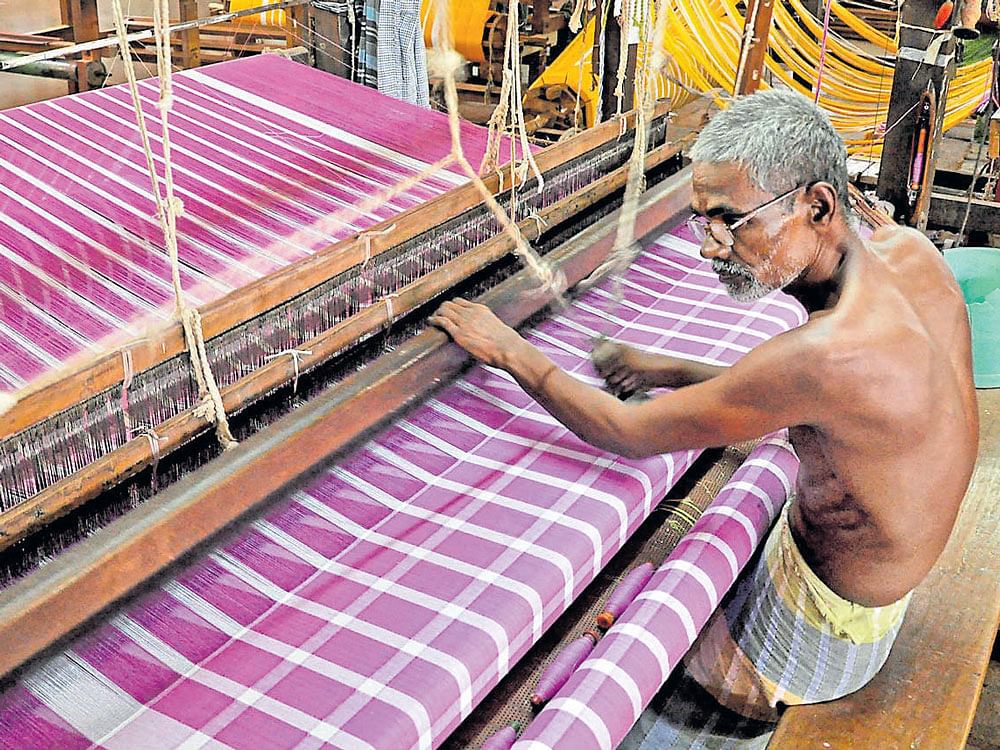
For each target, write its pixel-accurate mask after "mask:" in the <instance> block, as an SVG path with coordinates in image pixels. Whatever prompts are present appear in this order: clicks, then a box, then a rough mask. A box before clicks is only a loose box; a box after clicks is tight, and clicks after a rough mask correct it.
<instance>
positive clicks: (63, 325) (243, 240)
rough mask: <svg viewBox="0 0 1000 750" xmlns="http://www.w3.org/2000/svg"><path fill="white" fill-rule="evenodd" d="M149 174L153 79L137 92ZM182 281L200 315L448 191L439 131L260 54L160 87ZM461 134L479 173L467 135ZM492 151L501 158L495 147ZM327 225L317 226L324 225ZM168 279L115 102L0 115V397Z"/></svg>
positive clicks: (426, 116) (141, 318) (137, 323)
mask: <svg viewBox="0 0 1000 750" xmlns="http://www.w3.org/2000/svg"><path fill="white" fill-rule="evenodd" d="M139 88H140V91H141V94H142V97H143V106H144V109H145V115H146V121H147V124H148V127H149V130H150V134H151V137H152V146H153V151H154V154H155V155H156V162H157V169H158V171H159V173H160V174H161V175H162V173H163V163H162V160H161V158H160V154H161V145H160V138H159V135H158V133H159V115H158V111H157V109H156V105H155V102H156V98H157V95H158V94H157V84H156V81H155V80H149V81H144V82H142V83H140V85H139ZM173 89H174V106H173V110H172V112H171V114H170V128H171V142H172V153H173V163H174V182H175V187H176V194H177V196H178V197H179V198H180V199H181V200H182V201H183V203H184V211H183V215H182V216H180V218H179V219H178V223H177V232H178V243H179V253H180V259H181V283H182V285H183V287H184V289H185V292H186V294H187V297H188V302H189V304H192V305H202V304H204V303H206V302H209V301H211V300H214V299H217V298H219V297H221V296H223V295H224V294H226V293H228V292H230V291H233V290H234V289H237V288H239V287H241V286H244V285H245V284H247V283H249V282H250V281H252V280H254V279H257V278H259V277H261V276H263V275H265V274H267V273H270V272H272V271H274V270H276V269H278V268H281V267H282V266H285V265H288V264H289V263H291V262H293V261H296V260H299V259H302V258H305V257H307V256H309V255H311V254H313V253H314V252H316V251H317V250H319V249H321V248H323V247H326V246H327V245H329V244H330V243H333V242H335V241H337V240H342V239H345V238H347V237H350V236H351V235H353V234H354V233H356V232H357V231H358V230H361V229H365V228H367V227H370V226H372V225H373V224H375V223H377V222H379V221H382V220H385V219H389V218H391V217H393V216H396V215H398V214H399V213H401V212H402V211H404V210H406V209H410V208H413V207H414V206H417V205H419V204H421V203H424V202H426V201H427V200H429V199H430V198H432V197H434V196H436V195H440V194H441V193H444V192H446V191H447V190H449V189H451V188H453V187H455V186H456V185H458V184H460V183H463V182H465V181H466V180H465V178H464V177H461V176H459V174H458V172H457V171H449V170H444V171H441V172H439V173H437V174H436V175H435V176H433V177H430V178H428V179H425V180H423V181H422V182H420V183H419V184H417V185H416V186H414V187H413V188H411V189H409V190H407V191H406V192H404V193H402V194H401V195H398V196H396V197H394V198H393V199H391V200H388V201H384V202H382V203H381V204H379V205H377V206H376V207H374V208H372V209H371V210H368V211H366V212H364V213H363V214H361V215H359V214H358V212H357V211H354V210H352V208H351V207H353V206H358V205H360V204H361V203H362V202H363V201H368V200H370V199H371V197H372V196H374V195H378V194H379V193H380V192H382V191H385V190H387V189H389V188H391V187H392V186H394V185H396V184H397V183H398V182H400V181H401V180H404V179H406V178H408V177H411V176H413V175H414V174H419V173H420V172H422V171H424V170H425V169H426V168H427V167H428V166H429V165H430V164H432V163H434V162H436V161H438V160H439V159H441V158H443V157H444V156H446V155H447V154H448V153H449V152H450V150H451V142H450V136H449V132H448V123H447V118H446V117H445V116H444V115H442V114H440V113H434V112H429V111H426V110H423V109H417V108H416V107H413V106H412V105H409V104H406V103H404V102H397V101H395V100H393V99H390V98H388V97H384V96H380V95H379V94H378V93H376V92H374V91H372V90H370V89H366V88H364V87H361V86H357V85H354V84H351V83H350V82H347V81H344V80H343V79H340V78H337V77H336V76H332V75H329V74H327V73H323V72H322V71H318V70H315V69H312V68H309V67H306V66H303V65H299V64H297V63H294V62H291V61H290V60H287V59H284V58H281V57H279V56H276V55H263V56H257V57H252V58H245V59H241V60H235V61H232V62H226V63H221V64H219V65H212V66H209V67H207V68H204V69H199V70H190V71H184V72H181V73H178V74H177V75H176V76H174V85H173ZM462 138H463V144H464V147H465V149H466V152H467V153H468V154H469V158H470V159H472V160H473V161H475V162H476V163H478V159H480V158H482V155H483V153H484V152H485V148H486V143H487V131H486V129H484V128H479V127H477V126H474V125H471V124H468V123H465V124H463V127H462ZM505 150H506V149H505ZM331 217H333V218H331ZM172 294H173V292H172V289H171V285H170V269H169V264H168V261H167V254H166V251H165V250H164V248H163V235H162V230H161V229H160V225H159V222H158V221H157V219H156V216H155V207H154V203H153V197H152V192H151V186H150V179H149V175H148V172H147V168H146V163H145V157H144V155H143V151H142V147H141V144H140V141H139V137H138V134H137V131H136V125H135V114H134V112H133V109H132V102H131V97H130V95H129V92H128V89H127V88H125V87H123V86H112V87H108V88H104V89H98V90H95V91H88V92H86V93H84V94H80V95H78V96H73V97H65V98H62V99H55V100H52V101H47V102H40V103H38V104H32V105H29V106H25V107H16V108H13V109H9V110H5V111H3V112H0V390H12V389H16V388H19V387H21V386H23V385H24V384H25V383H26V382H27V381H29V380H30V379H32V378H33V377H35V376H37V375H39V374H41V373H43V372H45V371H47V370H51V369H53V368H55V367H56V366H57V365H59V364H60V363H61V362H64V361H65V360H66V359H68V358H69V357H71V356H72V355H74V354H77V353H79V352H81V351H83V350H87V349H92V348H95V347H96V345H97V342H99V341H101V339H102V338H104V337H105V336H108V335H109V334H112V333H124V334H126V335H132V336H136V335H139V334H140V333H141V331H143V330H144V329H145V325H146V324H147V323H155V322H156V321H164V320H169V319H171V316H172V315H173V297H172Z"/></svg>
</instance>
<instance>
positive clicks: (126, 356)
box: [119, 349, 134, 435]
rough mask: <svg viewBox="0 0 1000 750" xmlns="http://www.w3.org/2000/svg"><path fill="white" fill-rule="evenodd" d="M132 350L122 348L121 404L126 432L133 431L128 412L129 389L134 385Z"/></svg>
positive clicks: (127, 433)
mask: <svg viewBox="0 0 1000 750" xmlns="http://www.w3.org/2000/svg"><path fill="white" fill-rule="evenodd" d="M133 375H134V373H133V370H132V350H131V349H122V394H121V399H120V400H119V405H120V407H121V411H122V424H123V425H124V426H125V434H126V435H130V434H131V433H132V419H131V417H129V413H128V389H129V388H131V387H132V378H133Z"/></svg>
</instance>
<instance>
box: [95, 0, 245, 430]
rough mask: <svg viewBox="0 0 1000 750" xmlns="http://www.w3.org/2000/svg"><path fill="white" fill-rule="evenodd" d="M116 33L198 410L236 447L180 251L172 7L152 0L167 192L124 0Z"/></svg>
mask: <svg viewBox="0 0 1000 750" xmlns="http://www.w3.org/2000/svg"><path fill="white" fill-rule="evenodd" d="M112 11H113V14H114V23H115V32H116V34H117V36H118V47H119V49H120V51H121V55H122V62H123V63H124V66H125V76H126V78H127V80H128V84H129V91H130V93H131V95H132V104H133V107H134V109H135V114H136V125H137V126H138V129H139V135H140V138H141V140H142V147H143V151H144V153H145V156H146V167H147V168H148V170H149V176H150V180H151V181H152V188H153V200H154V203H155V204H156V215H157V218H158V219H159V222H160V228H161V229H162V230H163V241H164V246H165V247H166V249H167V256H168V258H169V261H170V277H171V282H172V284H173V289H174V304H175V310H176V314H177V317H178V318H179V319H180V322H181V327H182V329H183V331H184V341H185V344H186V346H187V350H188V353H189V355H190V357H191V367H192V371H193V373H194V377H195V382H196V383H197V384H198V394H199V397H200V398H201V401H202V403H201V405H200V406H199V407H198V409H196V412H197V413H199V414H200V415H203V416H204V417H205V419H207V420H209V421H210V422H212V423H214V424H215V432H216V435H217V436H218V438H219V442H220V443H221V444H222V445H223V447H224V448H227V449H228V448H232V447H233V446H235V445H236V440H235V439H234V438H233V435H232V432H231V431H230V429H229V421H228V419H227V418H226V410H225V406H224V405H223V402H222V394H221V393H220V392H219V386H218V384H217V383H216V382H215V377H214V375H213V374H212V368H211V365H210V363H209V361H208V353H207V351H206V349H205V338H204V333H203V331H202V327H201V315H200V314H199V313H198V311H197V310H196V309H193V308H188V307H187V305H186V304H185V302H184V290H183V288H182V286H181V276H180V260H179V257H178V252H177V217H178V216H179V215H180V214H181V213H183V210H184V206H183V204H182V203H181V201H180V199H179V198H177V197H175V196H174V177H173V169H172V160H171V153H170V127H169V119H168V118H169V112H170V109H171V107H172V106H173V86H172V78H171V75H172V73H173V70H172V64H173V63H172V57H171V46H170V32H169V26H170V8H169V2H168V0H154V3H153V38H154V41H155V46H156V68H157V74H158V76H159V83H160V96H159V100H158V102H157V106H158V107H159V110H160V130H161V143H162V146H163V193H162V194H161V193H160V184H159V177H158V175H157V173H156V165H155V161H154V158H153V150H152V147H151V146H150V141H149V131H148V129H147V127H146V120H145V117H144V115H143V112H142V104H141V99H140V97H139V87H138V83H137V82H136V77H135V67H134V65H133V63H132V55H131V50H129V48H128V40H127V37H126V32H125V14H124V12H123V11H122V6H121V0H113V2H112Z"/></svg>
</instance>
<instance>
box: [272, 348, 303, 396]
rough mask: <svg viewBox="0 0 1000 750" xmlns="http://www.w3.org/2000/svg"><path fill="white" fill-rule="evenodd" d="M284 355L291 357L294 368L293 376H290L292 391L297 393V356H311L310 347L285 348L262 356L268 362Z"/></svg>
mask: <svg viewBox="0 0 1000 750" xmlns="http://www.w3.org/2000/svg"><path fill="white" fill-rule="evenodd" d="M286 356H287V357H291V358H292V366H293V367H294V368H295V377H294V378H292V393H297V392H298V390H299V357H311V356H312V349H285V350H283V351H280V352H278V353H277V354H271V355H269V356H267V357H264V361H265V362H270V361H271V360H272V359H277V358H278V357H286Z"/></svg>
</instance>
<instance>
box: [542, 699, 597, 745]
mask: <svg viewBox="0 0 1000 750" xmlns="http://www.w3.org/2000/svg"><path fill="white" fill-rule="evenodd" d="M549 706H550V707H551V708H552V710H553V711H562V712H564V713H566V714H568V715H570V716H572V717H573V718H574V719H576V720H577V721H579V722H581V723H582V724H583V725H584V726H585V727H587V729H589V730H590V733H591V734H592V735H594V739H595V740H597V746H598V747H599V748H601V750H613V748H612V746H611V733H610V732H609V731H608V725H607V724H605V723H604V720H603V719H602V718H601V717H600V715H599V714H598V713H597V712H596V711H594V709H593V708H591V707H590V706H588V705H587V704H586V703H584V702H583V701H579V700H577V699H576V698H555V699H554V700H552V701H551V702H550V703H549Z"/></svg>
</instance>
